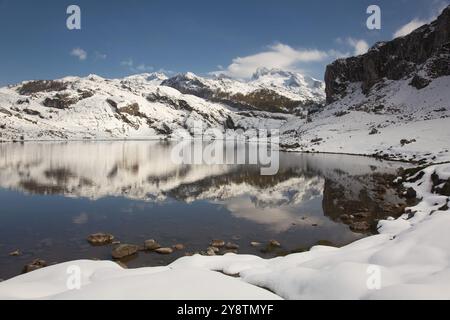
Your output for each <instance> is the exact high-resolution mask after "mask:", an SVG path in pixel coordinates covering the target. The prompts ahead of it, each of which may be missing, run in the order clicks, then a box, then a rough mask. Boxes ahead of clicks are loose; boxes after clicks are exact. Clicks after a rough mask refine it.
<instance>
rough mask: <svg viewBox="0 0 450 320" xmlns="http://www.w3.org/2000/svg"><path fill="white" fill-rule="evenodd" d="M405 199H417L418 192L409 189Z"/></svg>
mask: <svg viewBox="0 0 450 320" xmlns="http://www.w3.org/2000/svg"><path fill="white" fill-rule="evenodd" d="M405 197H406V199H416V197H417V192H416V190H414V189H413V188H411V187H409V188H408V189H407V190H406V191H405Z"/></svg>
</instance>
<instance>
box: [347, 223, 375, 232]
mask: <svg viewBox="0 0 450 320" xmlns="http://www.w3.org/2000/svg"><path fill="white" fill-rule="evenodd" d="M350 229H351V230H352V231H356V232H362V231H368V230H369V229H370V225H369V224H368V223H367V222H366V221H361V222H354V223H352V224H351V225H350Z"/></svg>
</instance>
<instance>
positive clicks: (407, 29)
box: [393, 1, 449, 38]
mask: <svg viewBox="0 0 450 320" xmlns="http://www.w3.org/2000/svg"><path fill="white" fill-rule="evenodd" d="M448 5H449V1H443V2H436V1H435V8H434V9H433V12H432V14H431V16H430V17H429V18H428V19H420V18H414V19H412V20H411V21H409V22H408V23H407V24H405V25H403V26H401V27H400V28H399V29H398V30H397V31H395V32H394V35H393V37H394V38H398V37H403V36H406V35H407V34H410V33H411V32H413V31H414V30H416V29H417V28H420V27H421V26H423V25H424V24H427V23H430V22H431V21H433V20H436V18H437V17H438V16H439V15H440V14H441V12H442V11H443V10H444V9H445V8H446V7H447V6H448Z"/></svg>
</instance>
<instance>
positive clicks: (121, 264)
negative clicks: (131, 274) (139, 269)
mask: <svg viewBox="0 0 450 320" xmlns="http://www.w3.org/2000/svg"><path fill="white" fill-rule="evenodd" d="M116 263H117V264H118V265H119V266H121V267H122V268H124V269H128V266H127V265H126V264H125V263H123V262H121V261H116Z"/></svg>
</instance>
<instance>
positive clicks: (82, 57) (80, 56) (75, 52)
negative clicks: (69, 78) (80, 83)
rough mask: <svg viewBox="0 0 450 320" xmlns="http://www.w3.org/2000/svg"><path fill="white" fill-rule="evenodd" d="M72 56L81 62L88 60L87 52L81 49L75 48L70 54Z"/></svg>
mask: <svg viewBox="0 0 450 320" xmlns="http://www.w3.org/2000/svg"><path fill="white" fill-rule="evenodd" d="M70 55H71V56H74V57H77V58H78V59H79V60H86V59H87V52H86V51H85V50H83V49H81V48H74V49H73V50H72V51H71V52H70Z"/></svg>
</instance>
